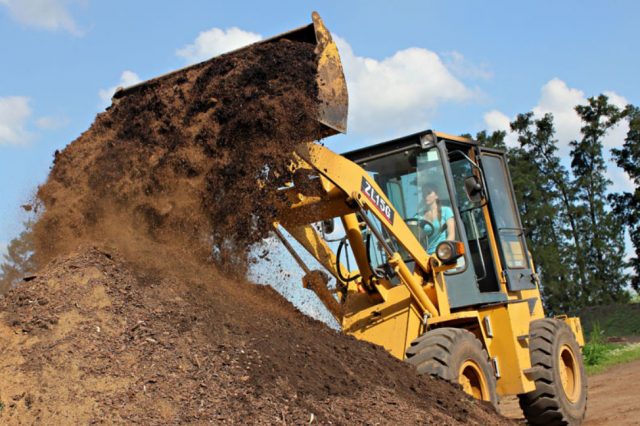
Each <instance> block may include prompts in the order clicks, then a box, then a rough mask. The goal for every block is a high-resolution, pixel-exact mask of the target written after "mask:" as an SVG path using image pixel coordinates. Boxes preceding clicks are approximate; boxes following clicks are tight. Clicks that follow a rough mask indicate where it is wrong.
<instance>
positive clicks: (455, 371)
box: [406, 328, 498, 406]
mask: <svg viewBox="0 0 640 426" xmlns="http://www.w3.org/2000/svg"><path fill="white" fill-rule="evenodd" d="M406 355H407V358H406V361H407V362H408V363H410V364H413V365H415V367H416V369H417V370H418V374H430V375H432V376H436V377H440V378H442V379H444V380H447V381H449V382H451V383H455V384H458V385H460V386H461V387H462V389H463V390H464V391H465V392H466V393H467V394H469V395H471V396H473V397H474V398H476V399H480V400H483V401H488V402H490V403H491V404H493V405H494V406H496V405H497V403H498V396H497V393H496V378H495V373H494V371H493V368H492V367H491V364H490V362H489V355H488V354H487V351H486V350H485V349H484V347H483V346H482V343H480V341H479V340H478V339H477V338H476V336H475V335H474V334H473V333H471V332H469V331H467V330H464V329H459V328H438V329H436V330H432V331H429V332H427V333H425V334H424V335H422V336H420V337H418V338H417V339H416V340H414V341H413V342H411V346H410V347H409V349H407V353H406Z"/></svg>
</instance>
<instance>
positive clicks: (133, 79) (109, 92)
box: [98, 70, 142, 107]
mask: <svg viewBox="0 0 640 426" xmlns="http://www.w3.org/2000/svg"><path fill="white" fill-rule="evenodd" d="M141 81H142V80H141V79H140V77H138V74H136V73H135V72H133V71H129V70H126V71H124V72H123V73H122V74H121V75H120V82H119V83H118V84H116V85H115V86H112V87H109V88H108V89H100V91H99V92H98V96H100V100H101V101H102V102H101V105H100V106H101V107H106V106H109V105H110V104H111V97H113V94H114V93H116V90H117V89H118V88H119V87H129V86H133V85H134V84H138V83H140V82H141Z"/></svg>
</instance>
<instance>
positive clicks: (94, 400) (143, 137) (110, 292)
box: [0, 41, 503, 424]
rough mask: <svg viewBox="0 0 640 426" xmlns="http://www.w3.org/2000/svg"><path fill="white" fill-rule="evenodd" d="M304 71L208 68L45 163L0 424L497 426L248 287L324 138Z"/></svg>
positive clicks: (282, 59) (280, 47) (102, 120)
mask: <svg viewBox="0 0 640 426" xmlns="http://www.w3.org/2000/svg"><path fill="white" fill-rule="evenodd" d="M315 60H316V59H315V54H314V52H313V47H312V46H310V45H306V44H303V43H296V42H289V41H280V42H275V43H271V44H266V45H265V44H263V45H257V46H253V47H251V48H249V49H246V50H243V51H240V52H236V53H233V54H228V55H224V56H221V57H219V58H215V59H213V60H210V61H208V62H205V63H203V64H201V65H199V66H196V67H193V68H190V69H188V70H187V71H184V72H181V73H178V74H173V75H169V76H167V77H164V78H161V79H158V80H155V81H153V82H152V83H150V84H146V85H144V86H142V87H141V88H139V89H138V90H135V91H133V92H131V93H129V94H128V95H126V96H124V97H121V98H120V99H118V101H117V102H115V104H114V105H113V106H112V107H111V108H110V109H109V110H108V111H106V112H105V113H103V114H100V115H99V116H98V117H97V119H96V121H95V122H94V124H93V125H92V126H91V128H90V129H89V130H88V131H87V132H85V133H84V134H83V135H82V136H80V137H79V138H78V139H77V140H75V141H74V142H72V143H71V144H70V145H69V146H68V147H67V148H66V149H65V150H64V151H62V152H59V153H57V154H56V158H55V161H54V165H53V167H52V170H51V173H50V176H49V178H48V180H47V182H46V183H45V184H44V185H43V186H42V187H41V188H40V190H39V193H38V196H39V198H40V202H41V206H42V207H44V212H41V216H40V219H39V221H38V222H37V224H36V225H35V227H34V231H35V238H36V242H37V246H36V249H37V250H36V256H37V260H38V261H39V264H40V266H41V269H40V272H39V273H38V274H37V275H38V276H37V278H36V279H35V280H33V281H29V282H26V283H23V284H22V285H20V286H19V287H18V288H17V289H14V290H12V291H10V292H9V293H8V294H7V295H6V297H5V298H4V299H3V300H0V403H1V404H0V423H10V424H41V423H44V424H69V423H71V424H84V423H94V422H98V423H100V422H102V423H107V424H111V423H122V424H185V423H187V424H200V423H222V422H227V423H239V424H240V423H258V424H272V423H278V422H283V423H294V424H302V423H310V422H313V421H317V422H320V423H323V424H328V423H330V422H331V423H337V424H348V423H349V424H351V423H367V424H369V423H370V424H375V423H383V424H418V423H432V422H433V423H438V424H455V423H462V422H465V423H475V424H489V423H500V422H503V420H502V419H501V418H500V417H499V416H497V415H496V413H495V411H493V410H492V409H491V408H490V407H487V406H485V405H484V404H483V403H479V402H476V401H474V400H472V399H471V398H469V397H468V396H466V395H465V394H463V393H462V392H461V391H460V390H459V389H457V388H455V387H453V386H451V385H449V384H448V383H444V382H440V381H436V380H434V379H428V378H418V377H417V376H416V375H415V372H414V370H413V368H411V367H410V366H408V365H406V364H404V363H402V362H400V361H398V360H396V359H394V358H392V357H391V356H390V355H388V354H387V353H386V352H385V351H384V350H383V349H382V348H380V347H377V346H373V345H370V344H366V343H363V342H359V341H356V340H354V339H353V338H350V337H347V336H344V335H342V334H339V333H336V332H334V331H333V330H331V329H329V328H328V327H326V326H324V325H323V324H322V323H319V322H316V321H314V320H311V319H309V318H307V317H305V316H303V315H302V314H300V313H299V312H298V311H296V310H295V309H294V308H293V307H292V306H291V305H290V304H289V303H288V302H287V301H286V300H284V299H282V298H281V297H280V296H278V295H277V294H276V293H275V292H274V291H273V290H271V288H269V287H262V286H256V285H253V284H251V283H249V282H247V281H246V280H245V279H244V278H242V277H243V276H244V272H245V270H246V264H247V252H248V247H249V246H250V244H251V243H253V242H257V241H259V240H260V239H261V238H263V237H264V236H265V235H266V234H267V232H268V230H269V227H270V223H271V221H272V219H273V214H274V212H273V205H274V201H275V198H274V197H276V196H277V195H276V191H274V189H275V188H277V187H279V186H280V185H281V184H282V183H283V182H284V181H285V180H288V179H289V176H288V173H287V170H288V169H287V167H288V165H289V163H290V161H291V158H290V153H291V152H292V150H293V148H294V146H295V145H296V144H297V143H300V142H303V141H310V140H314V139H317V138H319V137H321V136H323V135H324V134H326V133H325V131H324V129H322V128H321V127H320V125H318V124H317V123H316V122H315V120H313V119H312V118H311V117H313V116H314V115H315V109H316V107H317V105H316V104H315V102H314V101H312V100H313V99H315V93H316V91H317V87H316V83H315ZM96 247H97V248H96ZM212 253H213V256H212ZM212 260H213V261H215V262H212Z"/></svg>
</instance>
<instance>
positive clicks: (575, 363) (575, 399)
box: [518, 318, 587, 425]
mask: <svg viewBox="0 0 640 426" xmlns="http://www.w3.org/2000/svg"><path fill="white" fill-rule="evenodd" d="M530 335H531V337H530V340H529V353H530V354H531V366H532V367H533V370H534V373H533V378H534V380H535V383H536V390H534V391H532V392H529V393H526V394H521V395H518V398H519V399H520V407H521V408H522V411H523V413H524V415H525V417H526V418H527V420H528V421H529V423H530V424H532V425H579V424H581V423H582V420H583V419H584V416H585V413H586V410H587V377H586V375H585V373H584V365H583V362H582V354H581V352H580V347H579V346H578V343H577V341H576V338H575V336H574V335H573V332H572V331H571V329H570V328H569V326H568V325H567V324H565V323H564V322H562V321H559V320H556V319H550V318H545V319H541V320H536V321H533V322H532V323H531V325H530Z"/></svg>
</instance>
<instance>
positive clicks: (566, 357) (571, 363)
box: [558, 345, 581, 403]
mask: <svg viewBox="0 0 640 426" xmlns="http://www.w3.org/2000/svg"><path fill="white" fill-rule="evenodd" d="M558 367H559V368H558V369H559V373H560V382H561V383H562V390H563V391H564V394H565V395H566V397H567V399H568V400H569V401H571V402H572V403H575V402H577V401H578V398H579V396H580V385H581V383H580V380H581V378H580V371H579V369H578V362H577V360H576V357H575V355H574V353H573V351H572V350H571V347H569V346H568V345H563V346H562V347H561V348H560V353H559V354H558Z"/></svg>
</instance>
